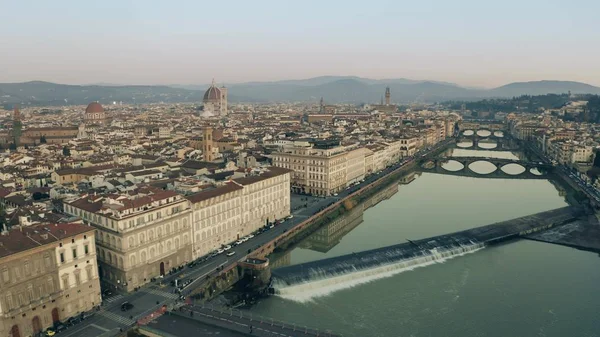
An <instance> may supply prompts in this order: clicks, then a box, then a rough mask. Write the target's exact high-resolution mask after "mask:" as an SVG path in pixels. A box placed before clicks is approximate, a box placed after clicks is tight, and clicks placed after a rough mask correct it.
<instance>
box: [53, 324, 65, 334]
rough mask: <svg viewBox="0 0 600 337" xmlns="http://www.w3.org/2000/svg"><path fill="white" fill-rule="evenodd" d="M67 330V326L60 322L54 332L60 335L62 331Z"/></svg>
mask: <svg viewBox="0 0 600 337" xmlns="http://www.w3.org/2000/svg"><path fill="white" fill-rule="evenodd" d="M65 330H67V326H66V325H64V324H62V323H60V322H58V323H57V324H56V325H55V326H54V332H55V333H59V332H61V331H65Z"/></svg>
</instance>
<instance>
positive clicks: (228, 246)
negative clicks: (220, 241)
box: [223, 245, 231, 250]
mask: <svg viewBox="0 0 600 337" xmlns="http://www.w3.org/2000/svg"><path fill="white" fill-rule="evenodd" d="M230 249H231V245H226V246H225V247H223V250H230Z"/></svg>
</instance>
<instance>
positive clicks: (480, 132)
mask: <svg viewBox="0 0 600 337" xmlns="http://www.w3.org/2000/svg"><path fill="white" fill-rule="evenodd" d="M477 135H478V136H479V137H489V136H491V135H492V133H491V132H490V131H488V130H477Z"/></svg>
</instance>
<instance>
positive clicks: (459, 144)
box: [456, 142, 473, 148]
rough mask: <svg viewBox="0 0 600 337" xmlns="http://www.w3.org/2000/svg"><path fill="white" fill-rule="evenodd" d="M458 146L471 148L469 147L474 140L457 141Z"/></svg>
mask: <svg viewBox="0 0 600 337" xmlns="http://www.w3.org/2000/svg"><path fill="white" fill-rule="evenodd" d="M456 146H458V147H462V148H469V147H472V146H473V142H458V143H456Z"/></svg>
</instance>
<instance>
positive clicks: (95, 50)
mask: <svg viewBox="0 0 600 337" xmlns="http://www.w3.org/2000/svg"><path fill="white" fill-rule="evenodd" d="M598 13H600V1H599V0H568V1H566V0H565V1H557V0H518V1H517V0H495V1H493V0H454V1H450V0H411V1H403V0H395V1H378V0H367V1H364V0H363V1H353V0H344V1H337V0H320V1H312V0H296V1H292V0H278V1H271V0H243V1H237V0H220V1H208V0H194V1H176V0H173V1H154V0H144V1H134V0H102V1H82V0H77V1H71V0H53V1H48V0H40V1H32V0H18V1H17V0H0V82H21V81H29V80H45V81H52V82H59V83H71V84H84V83H99V82H105V83H118V84H171V83H180V84H202V83H209V82H210V80H211V79H212V78H213V77H214V78H216V79H217V80H218V81H219V82H224V83H233V82H244V81H264V80H279V79H300V78H308V77H314V76H320V75H357V76H363V77H370V78H399V77H405V78H412V79H432V80H443V81H451V82H456V83H459V84H462V85H469V86H486V87H490V86H496V85H502V84H505V83H508V82H513V81H528V80H540V79H557V80H574V81H583V82H587V83H590V84H594V85H600V19H599V18H598Z"/></svg>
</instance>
